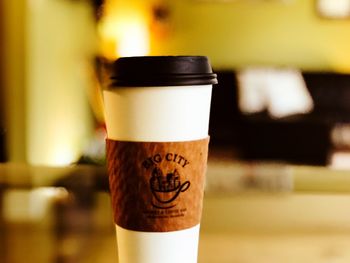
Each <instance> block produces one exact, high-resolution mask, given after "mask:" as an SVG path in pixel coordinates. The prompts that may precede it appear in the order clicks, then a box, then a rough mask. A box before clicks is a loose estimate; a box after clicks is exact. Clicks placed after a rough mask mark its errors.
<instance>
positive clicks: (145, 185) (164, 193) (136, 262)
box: [103, 56, 216, 263]
mask: <svg viewBox="0 0 350 263" xmlns="http://www.w3.org/2000/svg"><path fill="white" fill-rule="evenodd" d="M215 83H216V75H215V74H213V73H212V70H211V67H210V64H209V61H208V59H207V58H206V57H201V56H198V57H197V56H196V57H187V56H186V57H184V56H181V57H128V58H121V59H119V60H117V61H116V62H115V64H114V70H113V72H112V84H111V86H109V87H108V88H107V89H105V90H104V92H103V95H104V105H105V118H106V127H107V136H108V140H107V143H108V145H110V146H109V149H108V152H107V161H108V166H109V177H110V185H111V195H112V205H113V209H114V210H115V222H116V231H117V240H118V255H119V262H120V263H141V262H142V263H169V262H188V263H195V262H197V253H198V238H199V226H200V222H199V220H200V214H199V215H198V212H201V202H202V192H203V188H204V179H203V177H204V173H205V167H204V166H206V158H207V156H206V155H207V147H208V126H209V112H210V101H211V90H212V84H215ZM140 147H141V148H142V149H141V148H140ZM135 149H136V150H135ZM138 149H140V150H138ZM198 167H200V168H201V169H198ZM140 173H144V175H142V176H143V177H145V178H146V179H142V180H141V182H140V183H139V182H138V181H137V180H139V177H140V176H139V174H140ZM194 173H199V174H196V175H194ZM120 177H125V178H120ZM134 177H135V178H134ZM143 177H142V178H143ZM192 177H193V178H192ZM195 177H196V178H197V179H195ZM140 178H141V177H140ZM198 178H199V179H198ZM200 178H202V179H200ZM130 180H132V181H130ZM123 191H124V192H123ZM116 192H117V194H115V195H113V193H116ZM191 195H195V196H196V197H195V198H194V199H191ZM138 196H142V198H141V197H140V199H139V198H138ZM128 198H129V199H128ZM193 203H195V204H193ZM197 203H198V204H197ZM135 210H136V211H138V212H137V213H136V212H135ZM196 213H197V214H196ZM153 222H154V226H155V227H154V226H152V224H153Z"/></svg>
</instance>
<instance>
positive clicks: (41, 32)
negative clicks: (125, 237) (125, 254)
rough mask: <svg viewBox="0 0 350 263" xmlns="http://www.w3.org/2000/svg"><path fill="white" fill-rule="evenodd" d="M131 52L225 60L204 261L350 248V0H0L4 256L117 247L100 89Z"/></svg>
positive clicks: (35, 258) (344, 258) (217, 92)
mask: <svg viewBox="0 0 350 263" xmlns="http://www.w3.org/2000/svg"><path fill="white" fill-rule="evenodd" d="M135 55H206V56H208V57H209V59H210V61H211V63H212V66H213V69H214V71H215V72H216V73H217V74H218V80H219V84H218V85H216V86H215V87H214V89H213V97H212V109H211V119H210V127H209V133H210V135H211V144H210V153H209V163H208V174H207V185H206V191H207V194H206V197H205V198H206V199H205V210H204V213H203V220H202V222H203V223H202V231H203V234H202V238H201V245H200V256H199V258H200V262H210V263H211V262H250V263H251V262H260V263H261V262H308V263H310V262H317V263H320V262H349V259H350V252H349V251H350V250H349V249H348V244H349V236H350V235H349V233H350V229H349V224H348V223H349V220H350V209H349V204H350V202H349V201H350V200H349V198H350V197H349V195H348V193H349V191H350V178H349V174H348V173H349V168H350V103H349V101H350V1H349V0H176V1H174V0H15V1H0V261H1V262H5V263H13V262H23V256H22V255H23V254H25V255H27V256H28V258H27V259H26V260H32V261H31V262H36V263H41V262H43V263H44V262H45V263H46V262H50V263H51V262H75V263H77V262H116V259H115V258H116V253H115V251H116V249H115V246H114V243H115V236H114V229H113V223H112V215H111V211H110V206H109V204H110V203H109V196H108V183H107V175H106V171H105V155H104V152H105V145H104V141H105V136H106V133H105V126H104V117H103V106H102V99H101V89H102V88H103V86H104V83H105V71H106V70H107V69H108V66H109V65H110V63H111V62H112V61H113V60H115V59H117V58H118V57H120V56H135ZM77 164H78V165H77ZM228 207H229V208H230V209H227V208H228ZM232 248H235V249H232ZM232 251H233V252H234V253H233V252H232ZM218 255H219V256H221V257H222V258H221V259H220V260H218V259H217V258H216V257H217V256H218ZM28 262H29V261H28Z"/></svg>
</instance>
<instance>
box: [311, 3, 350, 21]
mask: <svg viewBox="0 0 350 263" xmlns="http://www.w3.org/2000/svg"><path fill="white" fill-rule="evenodd" d="M317 11H318V12H319V14H320V15H321V16H324V17H328V18H346V17H349V16H350V1H349V0H318V1H317Z"/></svg>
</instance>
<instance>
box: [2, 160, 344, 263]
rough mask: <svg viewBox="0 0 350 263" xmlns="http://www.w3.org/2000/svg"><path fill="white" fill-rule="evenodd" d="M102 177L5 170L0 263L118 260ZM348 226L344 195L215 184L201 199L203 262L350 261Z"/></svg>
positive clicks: (86, 172)
mask: <svg viewBox="0 0 350 263" xmlns="http://www.w3.org/2000/svg"><path fill="white" fill-rule="evenodd" d="M236 168H237V167H236ZM270 168H271V167H270ZM209 171H210V169H209ZM212 171H213V170H212ZM271 171H272V170H271ZM103 174H104V169H103V168H96V167H85V166H79V167H73V168H72V167H69V168H59V169H58V168H49V167H28V166H26V165H18V164H5V165H0V201H1V202H0V211H1V214H0V215H1V216H0V262H2V263H21V262H27V263H31V262H35V263H52V262H57V263H58V262H67V263H68V262H74V263H87V262H94V263H112V262H113V263H116V262H118V259H117V248H116V238H115V232H114V226H113V222H112V213H111V209H110V200H109V195H108V192H107V191H106V188H105V187H106V184H105V183H106V182H105V181H104V180H100V179H101V178H100V175H103ZM209 177H210V176H209ZM233 188H234V189H236V190H237V188H236V187H233ZM349 222H350V195H349V194H348V193H347V192H346V191H342V192H339V191H336V192H335V193H332V192H331V191H328V192H325V191H319V192H317V191H291V190H290V191H266V190H265V191H256V190H254V191H228V190H227V188H225V189H224V188H223V189H221V188H220V187H218V186H217V185H216V188H214V187H212V188H211V189H210V188H209V190H208V191H206V195H205V199H204V210H203V218H202V223H201V236H200V245H199V260H198V261H199V262H200V263H207V262H208V263H212V262H215V263H216V262H239V263H254V262H259V263H264V262H268V263H271V262H284V263H289V262H298V263H300V262H308V263H310V262H311V263H312V262H315V263H316V262H317V263H322V262H325V263H326V262H327V263H328V262H332V263H333V262H337V263H338V262H350V223H349Z"/></svg>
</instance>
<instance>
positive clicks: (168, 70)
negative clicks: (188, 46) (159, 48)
mask: <svg viewBox="0 0 350 263" xmlns="http://www.w3.org/2000/svg"><path fill="white" fill-rule="evenodd" d="M112 70H113V71H112V74H111V76H110V80H111V83H110V85H109V87H117V86H181V85H184V86H186V85H206V84H208V85H209V84H217V75H216V74H215V73H213V71H212V68H211V66H210V63H209V59H208V58H207V57H206V56H144V57H122V58H119V59H117V60H116V61H115V62H114V63H113V68H112Z"/></svg>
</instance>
